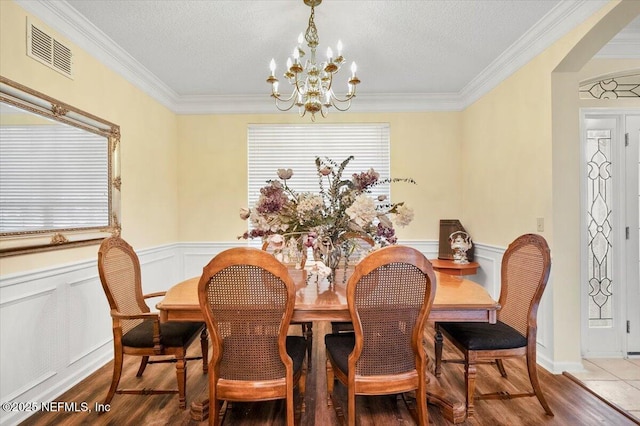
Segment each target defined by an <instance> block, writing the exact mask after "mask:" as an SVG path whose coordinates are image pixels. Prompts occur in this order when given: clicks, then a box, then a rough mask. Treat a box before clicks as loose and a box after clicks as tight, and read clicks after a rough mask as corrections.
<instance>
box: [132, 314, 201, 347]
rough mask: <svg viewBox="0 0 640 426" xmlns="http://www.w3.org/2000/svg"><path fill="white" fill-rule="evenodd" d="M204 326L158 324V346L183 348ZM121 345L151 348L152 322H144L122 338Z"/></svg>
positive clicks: (196, 323) (170, 323) (198, 323)
mask: <svg viewBox="0 0 640 426" xmlns="http://www.w3.org/2000/svg"><path fill="white" fill-rule="evenodd" d="M203 326H204V323H202V322H178V321H175V322H173V321H172V322H166V323H160V335H161V341H160V344H161V345H162V346H165V347H182V346H185V345H186V344H187V343H188V342H189V339H190V338H191V337H192V336H193V335H194V334H195V333H198V332H199V331H200V329H201V328H202V327H203ZM122 344H123V345H124V346H130V347H133V348H152V347H153V346H154V344H153V321H152V320H145V321H143V322H141V323H140V324H138V325H137V326H135V327H134V328H132V329H131V330H129V331H128V332H126V333H125V334H124V335H123V336H122Z"/></svg>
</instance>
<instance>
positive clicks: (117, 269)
mask: <svg viewBox="0 0 640 426" xmlns="http://www.w3.org/2000/svg"><path fill="white" fill-rule="evenodd" d="M98 273H99V275H100V281H101V282H102V288H103V289H104V292H105V294H106V296H107V300H108V302H109V307H110V308H111V318H112V320H113V346H114V351H113V352H114V365H113V377H112V380H111V386H110V388H109V391H108V393H107V397H106V399H105V402H104V403H105V404H109V403H110V402H111V400H112V398H113V396H114V395H115V394H116V393H118V394H139V395H147V394H167V393H177V394H178V398H179V406H180V408H181V409H185V408H186V377H187V363H186V361H188V360H193V359H202V370H203V371H204V373H206V372H207V368H208V366H207V356H208V352H209V343H208V338H207V330H206V327H205V324H204V323H203V322H166V323H161V322H160V316H159V315H158V314H157V313H154V312H150V309H149V307H148V306H147V304H146V302H145V299H148V298H151V297H158V296H163V295H164V293H165V292H157V293H151V294H146V295H143V293H142V277H141V274H140V261H139V260H138V256H137V255H136V253H135V251H134V250H133V248H132V247H131V246H130V245H129V244H128V243H127V242H126V241H125V240H123V239H122V238H120V237H109V238H106V239H105V240H103V241H102V244H101V245H100V249H99V250H98ZM198 335H200V344H201V349H202V356H201V357H186V353H187V348H188V347H189V346H190V345H191V343H192V342H193V340H194V339H195V338H196V337H197V336H198ZM125 354H126V355H135V356H140V357H142V359H141V362H140V367H139V368H138V372H137V374H136V377H142V374H143V373H144V371H145V369H146V367H147V365H148V364H155V363H161V362H175V364H176V376H177V379H178V389H177V390H176V389H146V388H145V389H118V384H119V382H120V376H121V375H122V365H123V361H124V355H125ZM160 355H163V356H164V355H172V356H173V357H172V358H170V359H166V358H165V359H150V358H149V357H155V356H160Z"/></svg>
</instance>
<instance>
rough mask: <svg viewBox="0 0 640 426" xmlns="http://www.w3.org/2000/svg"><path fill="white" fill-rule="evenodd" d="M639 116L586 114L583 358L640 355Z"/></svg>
mask: <svg viewBox="0 0 640 426" xmlns="http://www.w3.org/2000/svg"><path fill="white" fill-rule="evenodd" d="M639 137H640V114H638V112H637V111H603V110H598V111H597V112H595V111H587V112H584V113H583V133H582V144H583V145H582V148H583V149H582V152H583V153H584V156H583V158H584V167H583V170H584V174H583V188H584V190H583V206H584V216H583V222H582V223H583V235H584V242H585V244H584V245H583V250H584V251H583V259H584V261H583V274H582V288H583V292H582V293H583V294H582V300H583V305H582V306H583V312H584V315H583V319H584V321H583V332H584V333H583V335H584V339H583V348H582V351H583V356H585V357H602V356H606V357H623V356H627V355H628V354H634V353H639V354H640V285H639V281H640V280H639V275H640V263H639V262H640V261H639V257H638V247H639V244H640V243H639V238H640V225H639V218H638V207H639V202H640V199H639V192H638V180H639V179H640V175H639V174H638V161H639V156H638V155H639V154H638V139H639Z"/></svg>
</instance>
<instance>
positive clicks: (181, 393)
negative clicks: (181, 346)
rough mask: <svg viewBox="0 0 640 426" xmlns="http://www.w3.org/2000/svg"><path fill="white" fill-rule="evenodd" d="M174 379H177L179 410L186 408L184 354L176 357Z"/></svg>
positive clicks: (185, 366)
mask: <svg viewBox="0 0 640 426" xmlns="http://www.w3.org/2000/svg"><path fill="white" fill-rule="evenodd" d="M176 377H177V379H178V398H179V407H180V409H181V410H184V409H185V408H187V398H186V395H185V393H186V382H187V363H186V362H185V360H184V353H180V354H177V355H176Z"/></svg>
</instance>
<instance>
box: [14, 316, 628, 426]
mask: <svg viewBox="0 0 640 426" xmlns="http://www.w3.org/2000/svg"><path fill="white" fill-rule="evenodd" d="M313 329H314V342H313V366H312V368H311V371H310V372H309V374H308V376H307V389H306V395H305V404H306V410H305V412H304V413H302V414H301V418H300V420H301V421H300V424H301V425H302V426H314V425H318V426H325V425H326V426H335V425H338V419H337V417H336V415H335V412H334V410H333V408H332V407H329V406H327V398H326V376H325V353H324V334H326V333H327V332H329V331H330V325H329V324H328V323H314V327H313ZM425 338H426V344H427V350H428V353H429V354H430V355H431V356H433V346H432V340H433V330H432V329H428V330H427V331H426V332H425ZM199 350H200V348H199V342H195V343H194V345H192V347H190V348H189V355H198V353H199ZM452 351H453V350H452V349H451V347H450V345H448V344H446V343H445V356H446V357H455V356H456V354H455V353H454V352H452ZM505 367H506V368H507V372H508V374H509V377H508V378H507V379H504V378H502V377H501V376H500V375H499V374H498V372H497V370H496V369H495V367H493V366H490V365H481V366H480V367H479V368H478V387H477V389H478V391H480V392H483V393H485V392H493V391H496V390H498V389H501V388H504V387H508V388H509V389H510V390H515V389H520V390H526V389H528V383H529V381H528V376H527V371H526V366H525V363H524V361H523V360H508V362H506V363H505ZM137 368H138V358H136V357H125V365H124V371H123V375H122V381H123V384H124V385H125V386H128V387H129V386H130V387H157V386H160V387H166V388H175V387H176V378H175V365H174V364H154V365H150V366H148V367H147V370H146V371H145V373H144V377H142V378H136V377H135V373H136V371H137ZM111 372H112V363H108V364H106V365H105V366H103V367H102V368H100V369H99V370H97V371H96V372H95V373H93V374H92V375H90V376H89V377H87V378H86V379H85V380H83V381H82V382H81V383H79V384H78V385H76V386H74V387H73V388H71V389H70V390H69V391H67V392H65V393H64V394H63V395H61V396H60V397H58V398H57V399H56V400H57V401H63V402H77V403H81V402H87V403H88V404H89V406H90V408H93V407H94V404H95V403H96V402H98V403H100V402H102V401H103V399H104V397H105V396H106V393H107V390H108V388H109V384H110V382H111ZM187 375H188V377H187V405H188V406H189V405H190V404H191V402H193V401H200V400H202V399H205V398H207V396H208V395H207V393H208V392H207V376H206V375H204V374H203V373H202V364H201V362H200V361H191V362H189V363H188V370H187ZM539 375H540V381H541V383H542V387H543V391H544V393H545V395H546V397H547V400H548V401H549V405H550V406H551V408H552V410H553V411H554V413H555V417H548V416H546V415H545V414H544V410H543V409H542V407H541V406H540V404H539V403H538V401H537V399H536V398H520V399H515V400H507V401H503V400H481V401H477V402H476V405H475V408H476V414H475V417H473V418H470V419H467V420H466V421H465V422H463V423H462V425H463V426H469V425H480V426H484V425H486V426H502V425H505V426H506V425H508V426H519V425H522V426H538V425H552V426H555V425H558V426H567V425H581V426H590V425H594V426H595V425H614V426H626V425H638V424H640V423H638V422H636V421H634V420H631V419H630V418H628V417H626V416H625V415H624V414H622V413H620V412H618V411H616V410H615V409H614V408H612V407H610V406H608V405H607V404H606V403H604V402H603V401H601V400H600V399H599V398H598V397H596V396H594V395H593V394H591V393H590V392H589V391H587V390H585V389H584V388H582V387H581V386H579V385H578V384H576V383H575V382H574V381H572V380H571V379H570V378H568V377H566V376H563V375H553V374H550V373H549V372H547V371H545V370H544V369H543V368H539ZM438 380H439V383H440V384H441V385H443V386H445V387H446V388H447V389H449V391H450V392H451V394H452V395H455V396H456V397H457V398H458V399H460V400H463V399H464V375H463V366H462V365H458V364H445V365H443V374H442V377H441V378H440V379H438ZM336 397H337V398H341V400H342V401H343V403H342V405H343V407H345V409H346V390H345V389H344V388H341V386H340V385H338V384H336ZM356 409H357V418H358V421H359V424H360V425H361V426H370V425H373V426H390V425H404V426H409V425H413V424H415V423H414V422H413V419H412V417H411V415H410V413H409V411H408V410H407V408H406V405H405V404H404V402H403V401H402V399H401V398H397V397H394V396H391V397H384V396H382V397H358V398H357V400H356ZM429 420H430V424H433V425H436V426H440V425H442V426H444V425H451V423H450V422H449V421H447V420H446V419H445V418H444V417H443V416H442V414H441V413H440V411H439V409H438V408H437V407H434V406H431V405H430V406H429ZM22 424H23V425H26V426H48V425H53V424H56V425H59V424H64V425H65V426H79V425H92V426H93V425H97V426H99V425H118V426H121V425H145V426H146V425H149V426H156V425H158V426H160V425H180V426H199V425H204V424H206V422H195V421H193V420H191V418H190V415H189V410H188V409H187V410H184V411H183V410H180V409H179V408H178V397H177V395H146V396H144V395H142V396H141V395H116V396H115V397H114V399H113V401H112V403H111V411H110V412H108V413H105V414H101V415H98V414H97V413H95V412H49V413H45V412H40V413H37V414H35V415H33V416H32V417H30V418H29V419H27V420H26V421H25V422H23V423H22ZM284 424H285V422H284V404H283V403H282V402H279V401H274V402H261V403H234V404H232V405H231V408H230V409H229V410H228V412H227V417H226V418H225V422H224V425H226V426H228V425H233V426H258V425H259V426H281V425H284Z"/></svg>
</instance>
